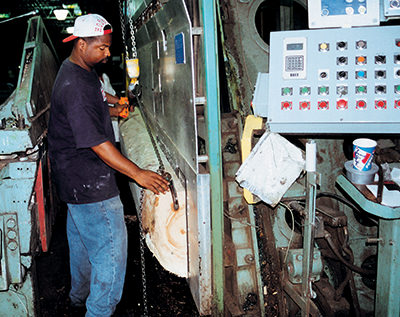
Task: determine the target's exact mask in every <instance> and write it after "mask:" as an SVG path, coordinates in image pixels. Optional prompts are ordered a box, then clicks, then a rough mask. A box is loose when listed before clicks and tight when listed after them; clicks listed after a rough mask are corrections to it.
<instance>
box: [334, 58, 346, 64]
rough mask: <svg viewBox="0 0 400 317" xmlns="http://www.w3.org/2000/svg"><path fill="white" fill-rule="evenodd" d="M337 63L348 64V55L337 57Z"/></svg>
mask: <svg viewBox="0 0 400 317" xmlns="http://www.w3.org/2000/svg"><path fill="white" fill-rule="evenodd" d="M336 64H337V65H347V57H346V56H339V57H338V58H337V59H336Z"/></svg>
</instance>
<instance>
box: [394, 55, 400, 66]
mask: <svg viewBox="0 0 400 317" xmlns="http://www.w3.org/2000/svg"><path fill="white" fill-rule="evenodd" d="M394 63H395V64H400V54H397V55H395V56H394Z"/></svg>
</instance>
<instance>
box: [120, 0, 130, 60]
mask: <svg viewBox="0 0 400 317" xmlns="http://www.w3.org/2000/svg"><path fill="white" fill-rule="evenodd" d="M118 3H119V19H120V21H121V33H122V42H123V44H124V47H125V58H127V57H128V45H126V35H125V15H124V11H123V8H122V1H121V0H118Z"/></svg>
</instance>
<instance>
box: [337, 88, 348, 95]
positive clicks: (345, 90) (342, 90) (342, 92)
mask: <svg viewBox="0 0 400 317" xmlns="http://www.w3.org/2000/svg"><path fill="white" fill-rule="evenodd" d="M348 92H349V89H348V87H347V86H337V87H336V93H337V94H338V95H339V96H345V95H347V94H348Z"/></svg>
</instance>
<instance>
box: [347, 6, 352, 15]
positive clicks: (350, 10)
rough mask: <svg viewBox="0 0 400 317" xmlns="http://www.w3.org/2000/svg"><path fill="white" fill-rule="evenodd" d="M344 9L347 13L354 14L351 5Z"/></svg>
mask: <svg viewBox="0 0 400 317" xmlns="http://www.w3.org/2000/svg"><path fill="white" fill-rule="evenodd" d="M345 11H346V14H347V15H353V14H354V9H353V7H346V9H345Z"/></svg>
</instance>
